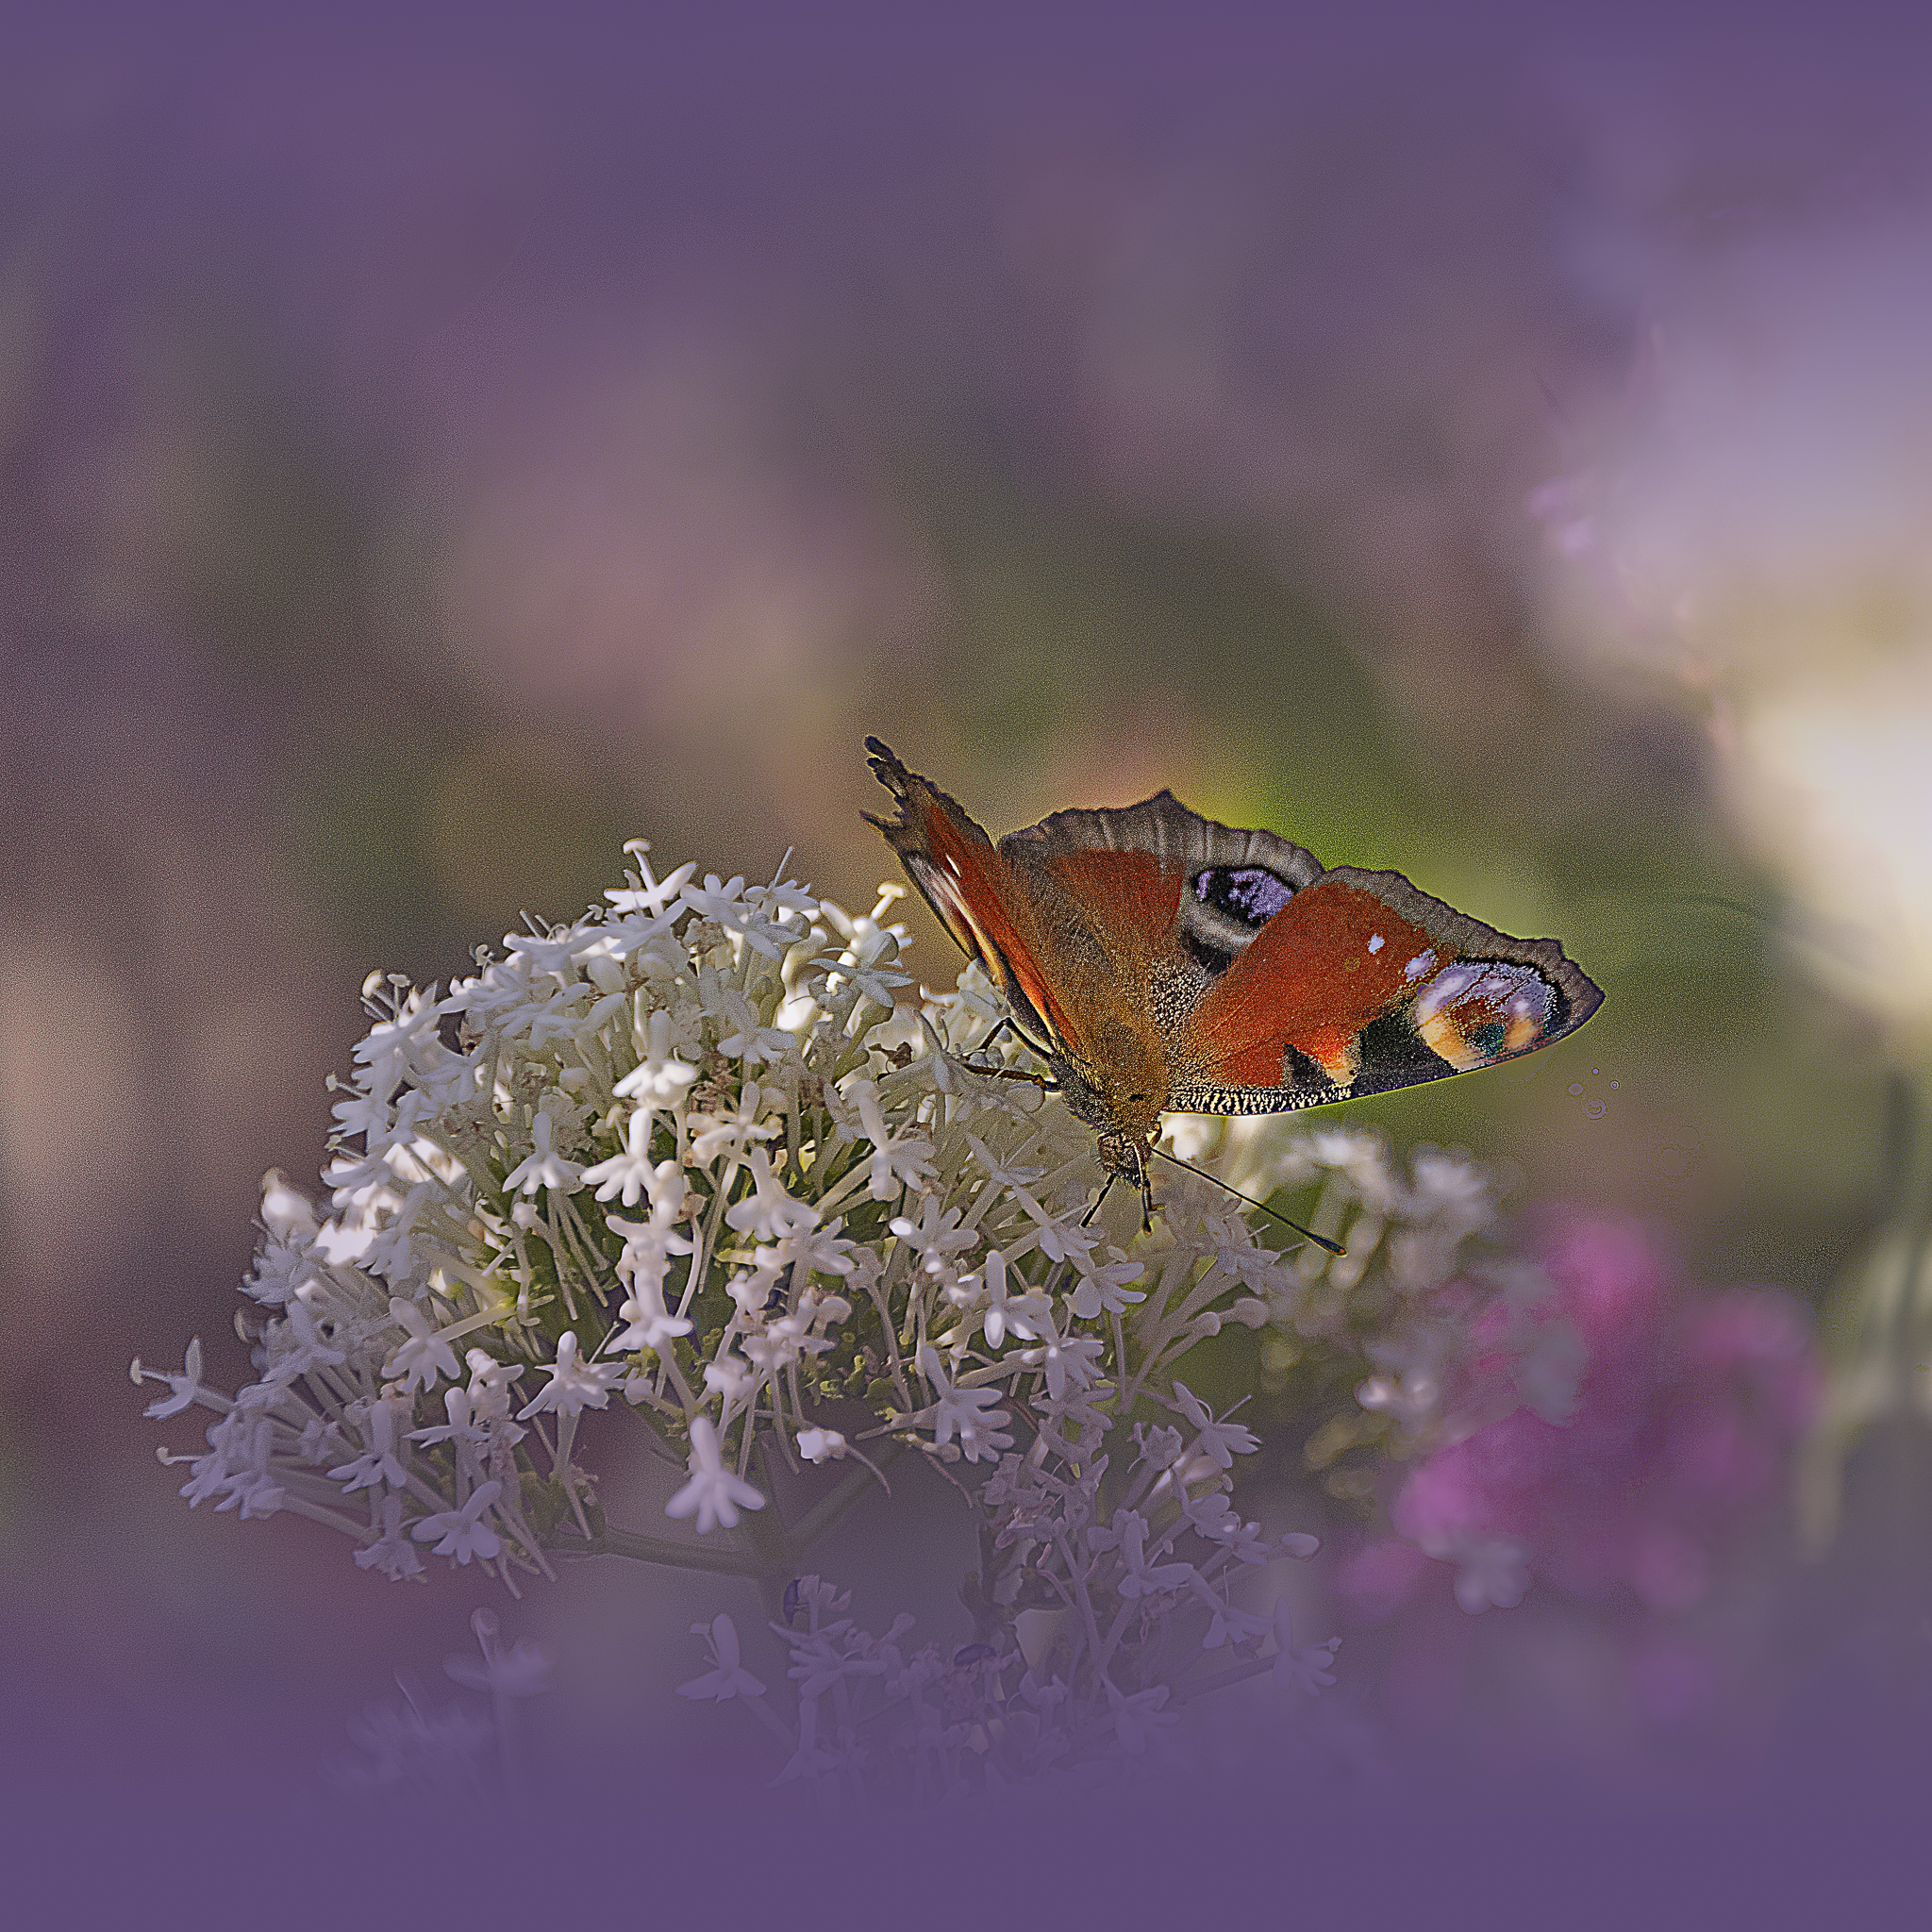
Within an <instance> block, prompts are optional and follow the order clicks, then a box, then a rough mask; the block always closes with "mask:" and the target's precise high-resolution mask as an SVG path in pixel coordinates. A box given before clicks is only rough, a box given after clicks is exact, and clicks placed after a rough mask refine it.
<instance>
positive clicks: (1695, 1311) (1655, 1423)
mask: <svg viewBox="0 0 1932 1932" xmlns="http://www.w3.org/2000/svg"><path fill="white" fill-rule="evenodd" d="M1541 1261H1542V1266H1543V1268H1544V1270H1545V1272H1546V1273H1547V1274H1549V1276H1550V1278H1551V1280H1552V1281H1553V1282H1554V1284H1555V1289H1554V1291H1553V1292H1552V1293H1551V1294H1550V1295H1549V1296H1547V1297H1546V1298H1545V1299H1544V1301H1543V1302H1542V1303H1541V1305H1540V1307H1538V1309H1537V1319H1538V1320H1539V1321H1541V1322H1542V1323H1545V1324H1549V1323H1558V1322H1561V1323H1567V1324H1570V1325H1571V1327H1572V1328H1573V1329H1574V1332H1575V1334H1576V1336H1577V1337H1578V1338H1579V1340H1580V1341H1581V1343H1582V1345H1583V1347H1584V1349H1585V1351H1586V1363H1585V1367H1584V1370H1583V1374H1582V1376H1581V1379H1580V1382H1579V1384H1578V1388H1577V1395H1576V1404H1575V1408H1574V1414H1573V1415H1572V1417H1571V1418H1570V1420H1569V1421H1567V1422H1564V1423H1557V1422H1552V1421H1549V1420H1547V1419H1545V1417H1544V1416H1542V1415H1539V1414H1537V1413H1535V1412H1534V1411H1532V1410H1531V1409H1529V1408H1527V1407H1516V1408H1513V1409H1511V1410H1510V1411H1509V1412H1508V1413H1507V1414H1503V1415H1501V1416H1500V1417H1498V1418H1497V1419H1496V1420H1494V1421H1491V1422H1489V1423H1487V1424H1484V1425H1482V1426H1480V1427H1477V1428H1476V1429H1474V1431H1473V1432H1472V1433H1471V1434H1470V1435H1468V1436H1466V1437H1464V1438H1463V1439H1462V1440H1461V1441H1457V1442H1453V1443H1451V1444H1449V1445H1448V1446H1446V1447H1444V1448H1441V1449H1439V1450H1437V1451H1436V1452H1435V1453H1434V1454H1433V1455H1431V1456H1429V1457H1426V1458H1425V1459H1424V1460H1423V1461H1421V1462H1420V1463H1418V1464H1417V1466H1416V1467H1415V1468H1414V1469H1413V1470H1412V1471H1411V1472H1410V1474H1409V1475H1408V1477H1407V1481H1405V1483H1404V1484H1403V1486H1402V1489H1401V1491H1399V1492H1398V1494H1397V1495H1396V1498H1395V1501H1394V1505H1393V1507H1392V1508H1391V1512H1390V1515H1391V1524H1392V1525H1393V1527H1394V1529H1395V1530H1396V1532H1397V1536H1396V1537H1393V1538H1381V1539H1377V1540H1374V1541H1369V1542H1367V1543H1365V1544H1363V1545H1361V1546H1360V1547H1358V1548H1357V1550H1356V1551H1355V1552H1354V1553H1352V1555H1350V1556H1349V1557H1347V1558H1346V1559H1345V1560H1344V1562H1343V1564H1342V1566H1341V1571H1340V1574H1339V1577H1338V1583H1339V1588H1340V1590H1341V1594H1342V1596H1343V1599H1344V1600H1345V1601H1346V1602H1348V1603H1349V1604H1350V1605H1352V1607H1354V1608H1355V1609H1356V1610H1357V1613H1358V1614H1361V1615H1363V1616H1364V1617H1366V1618H1370V1619H1377V1620H1379V1619H1380V1618H1383V1617H1386V1616H1388V1615H1390V1614H1391V1613H1392V1612H1393V1611H1394V1610H1396V1609H1398V1608H1399V1607H1401V1606H1402V1604H1403V1603H1404V1602H1406V1601H1407V1599H1408V1598H1409V1597H1410V1596H1412V1595H1413V1594H1414V1593H1415V1591H1417V1589H1418V1588H1420V1587H1421V1585H1422V1584H1423V1582H1424V1579H1425V1577H1426V1575H1427V1574H1429V1572H1430V1571H1431V1570H1433V1569H1434V1567H1435V1564H1436V1563H1454V1564H1456V1565H1457V1568H1458V1572H1459V1575H1458V1582H1457V1596H1458V1598H1459V1600H1460V1601H1461V1602H1462V1604H1463V1607H1465V1608H1466V1609H1472V1610H1475V1609H1481V1608H1483V1607H1486V1606H1487V1605H1488V1604H1490V1603H1498V1604H1507V1603H1510V1602H1513V1601H1514V1596H1513V1595H1512V1594H1511V1593H1510V1592H1509V1591H1507V1590H1506V1591H1498V1590H1497V1589H1496V1588H1494V1587H1493V1583H1492V1581H1491V1580H1490V1579H1491V1578H1492V1577H1493V1576H1495V1575H1497V1574H1500V1571H1499V1556H1500V1553H1505V1552H1513V1553H1515V1557H1514V1558H1513V1559H1520V1561H1521V1562H1522V1564H1524V1566H1526V1569H1527V1572H1528V1574H1529V1575H1530V1576H1531V1577H1533V1578H1534V1579H1536V1580H1538V1581H1541V1582H1542V1583H1544V1584H1546V1585H1548V1586H1550V1587H1551V1588H1553V1589H1555V1590H1557V1591H1561V1592H1563V1593H1564V1594H1566V1595H1568V1596H1571V1597H1574V1598H1581V1599H1586V1600H1591V1601H1611V1602H1614V1601H1616V1600H1618V1599H1619V1598H1622V1599H1624V1600H1625V1601H1628V1600H1630V1599H1633V1598H1634V1600H1635V1601H1636V1602H1637V1603H1638V1604H1640V1605H1641V1606H1642V1607H1643V1608H1645V1609H1647V1610H1649V1611H1652V1612H1654V1613H1671V1612H1677V1611H1683V1610H1687V1609H1690V1608H1691V1607H1693V1606H1694V1605H1696V1604H1697V1603H1698V1602H1700V1601H1701V1600H1702V1599H1703V1598H1704V1596H1705V1595H1706V1594H1707V1592H1708V1591H1709V1590H1710V1588H1711V1584H1712V1579H1713V1574H1714V1572H1715V1567H1716V1564H1717V1562H1718V1559H1719V1558H1720V1557H1721V1555H1722V1551H1723V1547H1724V1543H1725V1541H1726V1540H1727V1539H1728V1537H1729V1536H1730V1535H1731V1533H1732V1532H1733V1531H1734V1530H1735V1529H1736V1528H1737V1527H1738V1526H1739V1524H1740V1521H1741V1520H1742V1519H1743V1518H1745V1517H1746V1516H1747V1515H1748V1514H1749V1513H1750V1512H1751V1511H1752V1510H1753V1508H1754V1507H1755V1506H1757V1505H1759V1504H1761V1503H1763V1502H1765V1501H1767V1500H1768V1499H1769V1498H1770V1497H1771V1496H1772V1494H1773V1493H1774V1491H1775V1489H1776V1487H1777V1485H1778V1483H1779V1481H1780V1479H1781V1476H1782V1474H1783V1471H1784V1468H1785V1465H1786V1460H1787V1457H1788V1456H1789V1454H1790V1448H1791V1445H1792V1443H1793V1441H1795V1439H1796V1437H1797V1436H1798V1434H1799V1433H1800V1431H1801V1430H1802V1429H1803V1428H1804V1426H1805V1424H1806V1423H1807V1420H1808V1419H1809V1417H1810V1414H1811V1411H1812V1408H1813V1406H1814V1404H1815V1402H1816V1399H1817V1395H1818V1390H1819V1381H1820V1374H1819V1368H1818V1362H1817V1358H1816V1355H1815V1351H1814V1349H1813V1347H1812V1342H1811V1335H1810V1324H1809V1323H1808V1322H1807V1318H1806V1316H1805V1313H1804V1311H1803V1309H1802V1308H1801V1307H1800V1306H1799V1304H1798V1303H1797V1302H1796V1301H1795V1300H1794V1299H1793V1298H1792V1297H1791V1296H1790V1295H1788V1294H1786V1293H1785V1292H1784V1291H1781V1290H1777V1289H1748V1288H1734V1289H1726V1290H1724V1291H1720V1292H1717V1293H1710V1292H1707V1291H1703V1292H1700V1291H1693V1290H1688V1289H1686V1288H1684V1287H1683V1286H1682V1285H1681V1284H1679V1283H1678V1282H1677V1281H1676V1280H1675V1279H1674V1276H1673V1274H1672V1273H1671V1271H1670V1270H1669V1268H1668V1267H1667V1265H1666V1263H1665V1262H1664V1260H1663V1258H1662V1257H1660V1255H1659V1254H1658V1252H1657V1248H1656V1247H1655V1245H1654V1244H1653V1242H1652V1241H1651V1240H1650V1238H1649V1237H1648V1236H1647V1235H1646V1234H1645V1233H1644V1232H1643V1231H1642V1230H1641V1228H1640V1227H1638V1226H1635V1225H1633V1224H1629V1223H1626V1222H1621V1221H1613V1220H1608V1219H1601V1218H1595V1217H1591V1216H1589V1215H1584V1214H1578V1213H1575V1212H1563V1213H1559V1214H1557V1215H1555V1216H1553V1217H1552V1222H1551V1224H1550V1228H1549V1232H1548V1234H1547V1236H1546V1238H1545V1241H1544V1242H1543V1252H1542V1256H1541ZM1500 1359H1501V1357H1498V1360H1500ZM1475 1392H1476V1394H1477V1395H1478V1397H1479V1398H1480V1397H1482V1396H1483V1395H1484V1394H1487V1395H1488V1396H1489V1397H1490V1400H1489V1401H1488V1402H1485V1403H1484V1404H1483V1407H1486V1408H1488V1409H1489V1412H1491V1413H1493V1391H1480V1390H1478V1391H1475ZM1478 1412H1481V1410H1480V1409H1479V1410H1478ZM1429 1559H1434V1560H1433V1561H1431V1560H1429ZM1502 1567H1503V1568H1507V1565H1504V1566H1502ZM1517 1593H1520V1591H1519V1592H1517Z"/></svg>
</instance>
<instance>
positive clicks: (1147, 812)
mask: <svg viewBox="0 0 1932 1932" xmlns="http://www.w3.org/2000/svg"><path fill="white" fill-rule="evenodd" d="M865 748H866V750H867V751H868V752H869V753H870V754H871V764H872V769H873V771H874V774H876V775H877V777H878V780H879V782H880V784H882V785H883V786H885V788H886V789H887V790H888V791H890V792H891V794H892V796H893V797H894V799H896V800H897V802H898V807H899V810H898V815H897V817H896V818H891V819H886V818H880V817H876V816H874V814H873V813H871V812H867V813H866V814H865V817H866V819H867V821H868V822H869V823H870V824H874V825H876V826H877V827H878V828H879V830H880V831H882V832H883V833H884V834H885V835H886V839H887V841H889V842H890V844H891V847H892V849H893V851H895V852H896V853H897V854H898V855H899V858H900V860H901V862H902V863H903V864H904V865H905V867H906V870H907V872H908V874H910V876H911V879H912V883H913V884H914V885H916V886H917V887H918V888H919V890H920V891H921V893H922V894H923V895H924V898H925V901H926V903H927V904H928V905H929V906H931V908H932V909H933V910H934V911H935V912H936V913H938V914H939V916H940V918H941V920H942V921H943V922H944V923H945V925H946V927H947V929H948V930H949V931H950V932H951V933H952V934H953V937H954V938H955V939H957V940H958V942H959V944H960V945H961V947H963V948H964V949H965V951H966V952H967V954H968V955H970V956H971V957H972V958H976V959H977V960H978V961H979V962H980V964H981V965H982V966H984V967H985V969H986V971H987V973H988V974H990V975H991V979H992V981H993V983H994V985H996V986H997V987H999V988H1000V990H1001V991H1003V992H1004V993H1005V995H1006V998H1007V1002H1008V1008H1010V1011H1011V1014H1012V1023H1011V1024H1013V1027H1014V1029H1015V1031H1017V1032H1018V1033H1019V1035H1020V1037H1021V1038H1022V1039H1024V1041H1026V1043H1027V1044H1028V1045H1029V1046H1031V1047H1032V1048H1033V1049H1034V1050H1035V1051H1036V1052H1037V1053H1038V1054H1039V1055H1040V1056H1041V1058H1042V1059H1044V1060H1045V1062H1046V1064H1047V1067H1048V1069H1049V1071H1050V1073H1051V1074H1052V1078H1053V1083H1054V1084H1055V1085H1056V1086H1057V1087H1058V1090H1059V1091H1060V1092H1061V1093H1062V1094H1064V1095H1065V1097H1066V1102H1067V1105H1068V1107H1070V1108H1072V1109H1073V1111H1074V1114H1075V1115H1076V1116H1077V1117H1078V1118H1079V1119H1081V1120H1083V1121H1085V1122H1086V1123H1087V1124H1089V1125H1090V1126H1091V1127H1095V1128H1097V1129H1098V1130H1099V1134H1100V1160H1101V1165H1102V1167H1103V1168H1104V1169H1105V1170H1106V1172H1107V1174H1108V1178H1109V1180H1111V1179H1114V1178H1120V1179H1124V1180H1128V1181H1131V1182H1132V1183H1133V1184H1134V1185H1135V1186H1136V1187H1138V1188H1139V1189H1140V1191H1141V1198H1142V1200H1143V1202H1144V1201H1146V1200H1147V1199H1148V1188H1147V1180H1146V1161H1147V1154H1148V1151H1149V1150H1150V1148H1151V1147H1152V1145H1153V1141H1154V1137H1155V1130H1156V1128H1157V1126H1158V1123H1159V1119H1160V1116H1161V1114H1163V1113H1165V1112H1170V1111H1172V1112H1180V1113H1216V1114H1241V1113H1281V1112H1287V1111H1289V1110H1291V1109H1292V1108H1304V1107H1324V1106H1326V1105H1328V1104H1329V1103H1331V1102H1333V1101H1338V1100H1355V1099H1359V1098H1360V1097H1361V1096H1362V1095H1364V1094H1369V1093H1386V1092H1388V1091H1390V1090H1391V1088H1396V1087H1416V1086H1420V1085H1421V1084H1422V1083H1423V1082H1424V1081H1425V1080H1441V1079H1445V1078H1447V1077H1448V1075H1450V1074H1466V1073H1469V1072H1472V1071H1473V1070H1474V1069H1475V1068H1477V1067H1492V1066H1495V1065H1496V1064H1497V1063H1498V1062H1500V1061H1502V1060H1507V1059H1514V1058H1516V1057H1517V1056H1518V1055H1519V1054H1525V1053H1533V1052H1535V1051H1536V1049H1537V1048H1538V1047H1540V1046H1548V1045H1549V1044H1550V1042H1551V1041H1556V1040H1561V1039H1562V1038H1563V1037H1564V1035H1566V1034H1569V1033H1574V1032H1575V1030H1576V1029H1577V1027H1579V1026H1581V1025H1582V1024H1583V1023H1584V1022H1585V1021H1586V1020H1587V1019H1589V1018H1590V1016H1591V1014H1592V1013H1593V1012H1595V1011H1596V1009H1597V1008H1598V1007H1599V1006H1600V1005H1602V1003H1603V992H1602V991H1601V989H1600V988H1598V987H1597V986H1596V984H1595V983H1594V982H1593V981H1592V980H1591V979H1590V977H1589V976H1588V975H1587V974H1585V973H1584V972H1583V971H1582V969H1581V968H1580V967H1578V966H1577V965H1576V964H1575V962H1574V960H1571V959H1567V958H1564V956H1563V949H1562V947H1561V946H1560V945H1559V944H1557V941H1555V940H1517V939H1511V938H1509V936H1508V935H1507V933H1500V932H1497V931H1496V930H1495V929H1494V927H1492V926H1488V925H1485V924H1483V923H1482V922H1481V921H1480V920H1479V919H1472V918H1470V917H1469V915H1468V914H1467V913H1463V912H1458V911H1457V910H1456V908H1454V907H1452V906H1445V905H1444V904H1443V903H1442V901H1441V900H1440V899H1432V898H1430V897H1429V895H1428V894H1427V893H1426V892H1424V891H1418V890H1417V889H1416V888H1415V887H1414V886H1413V885H1411V884H1410V883H1409V881H1408V880H1407V879H1406V878H1405V877H1404V876H1403V875H1402V874H1400V873H1399V872H1363V871H1361V870H1359V869H1358V868H1357V867H1355V866H1350V865H1341V866H1335V867H1333V868H1332V869H1324V867H1323V866H1322V865H1321V863H1320V862H1319V861H1318V860H1317V859H1316V858H1315V856H1314V855H1313V854H1312V853H1311V852H1307V851H1306V850H1304V849H1303V847H1301V846H1299V845H1295V844H1291V843H1290V841H1288V840H1286V839H1282V838H1278V837H1276V835H1275V834H1274V833H1273V832H1258V831H1257V832H1241V831H1234V830H1231V829H1230V828H1229V827H1228V826H1226V825H1222V824H1215V823H1214V821H1213V820H1211V819H1204V818H1202V817H1201V816H1200V815H1199V814H1198V813H1196V812H1191V811H1190V810H1189V809H1188V808H1187V807H1186V806H1184V805H1183V804H1181V802H1180V801H1179V800H1178V799H1177V798H1175V797H1174V793H1173V792H1172V791H1157V792H1156V793H1155V794H1154V796H1153V797H1152V798H1148V799H1143V800H1142V801H1141V803H1140V804H1139V805H1130V806H1126V807H1124V808H1120V809H1118V810H1113V811H1057V812H1055V813H1054V814H1053V816H1052V817H1051V818H1047V819H1042V820H1041V822H1040V824H1037V825H1028V826H1027V827H1026V828H1025V829H1024V831H1019V832H1009V833H1008V835H1007V836H1006V837H1005V838H1004V839H1002V840H1001V841H999V843H998V844H997V845H995V844H994V843H993V842H992V841H991V839H989V838H988V837H987V835H986V834H985V832H983V831H982V830H981V829H980V828H979V826H978V825H977V824H974V822H973V820H972V819H970V818H968V817H967V815H966V814H965V813H964V812H963V811H962V810H960V808H959V807H958V804H957V803H955V801H954V800H953V799H951V798H949V797H947V795H946V794H945V793H944V792H943V791H940V790H939V788H938V787H937V786H935V785H934V784H933V783H932V782H931V781H930V780H929V779H925V778H922V777H920V776H919V775H918V774H917V773H914V772H908V770H907V769H906V767H905V766H904V765H902V764H901V763H900V762H899V760H898V759H897V758H894V757H893V755H892V754H891V751H889V750H888V749H887V748H886V746H885V745H883V744H881V743H880V742H879V741H878V740H877V739H876V738H868V739H867V740H866V741H865Z"/></svg>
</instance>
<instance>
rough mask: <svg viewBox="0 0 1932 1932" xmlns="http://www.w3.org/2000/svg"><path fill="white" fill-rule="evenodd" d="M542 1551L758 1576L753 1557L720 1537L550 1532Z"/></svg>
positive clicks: (618, 1531)
mask: <svg viewBox="0 0 1932 1932" xmlns="http://www.w3.org/2000/svg"><path fill="white" fill-rule="evenodd" d="M543 1548H544V1549H545V1550H546V1551H548V1552H549V1553H550V1555H552V1556H555V1557H629V1558H630V1559H631V1560H632V1561H633V1562H637V1563H662V1564H664V1565H665V1566H666V1567H667V1568H669V1569H673V1570H708V1571H710V1572H712V1573H714V1574H718V1575H722V1576H749V1577H753V1578H756V1577H758V1575H760V1574H762V1572H761V1569H760V1566H759V1564H758V1560H757V1558H756V1557H754V1556H753V1555H752V1554H751V1552H750V1551H748V1550H746V1549H744V1548H743V1547H742V1546H741V1545H736V1544H733V1543H731V1542H729V1541H726V1540H725V1539H724V1538H722V1537H721V1538H720V1539H718V1541H716V1542H702V1543H687V1542H674V1541H671V1539H670V1538H669V1537H661V1536H641V1535H639V1534H638V1532H637V1531H636V1530H631V1529H607V1530H605V1532H604V1533H603V1535H602V1536H596V1537H590V1538H585V1537H580V1536H571V1535H568V1534H562V1533H553V1534H552V1535H550V1536H548V1537H546V1538H544V1539H543Z"/></svg>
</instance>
